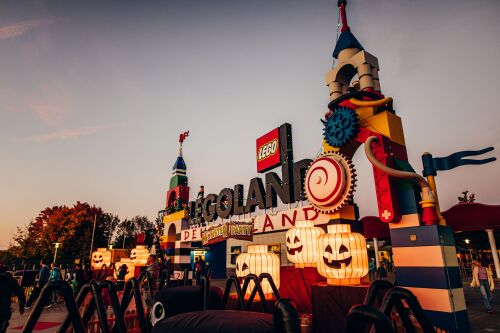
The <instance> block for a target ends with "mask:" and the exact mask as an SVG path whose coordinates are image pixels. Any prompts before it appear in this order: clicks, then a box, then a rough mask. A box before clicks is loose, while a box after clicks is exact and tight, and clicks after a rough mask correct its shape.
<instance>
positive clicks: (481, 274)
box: [470, 258, 495, 313]
mask: <svg viewBox="0 0 500 333" xmlns="http://www.w3.org/2000/svg"><path fill="white" fill-rule="evenodd" d="M472 265H473V269H472V282H471V284H470V286H471V287H479V290H480V291H481V296H482V298H483V304H484V307H485V308H486V311H487V312H488V313H493V308H492V307H491V300H492V298H493V290H494V289H495V282H494V281H493V273H492V272H491V269H490V268H489V267H488V262H487V261H486V260H485V259H484V258H482V259H481V260H480V261H474V262H473V263H472Z"/></svg>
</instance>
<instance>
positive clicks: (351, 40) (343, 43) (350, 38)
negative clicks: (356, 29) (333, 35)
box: [333, 30, 364, 59]
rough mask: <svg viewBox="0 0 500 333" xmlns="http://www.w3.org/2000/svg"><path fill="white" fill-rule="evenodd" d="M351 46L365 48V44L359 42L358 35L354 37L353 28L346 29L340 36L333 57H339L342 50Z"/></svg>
mask: <svg viewBox="0 0 500 333" xmlns="http://www.w3.org/2000/svg"><path fill="white" fill-rule="evenodd" d="M349 48H356V49H359V50H364V48H363V46H361V43H360V42H358V40H357V39H356V37H354V35H353V34H352V32H351V30H346V31H344V32H342V33H341V34H340V37H339V39H338V40H337V44H336V45H335V49H334V50H333V57H334V58H335V59H337V57H338V55H339V53H340V51H342V50H345V49H349Z"/></svg>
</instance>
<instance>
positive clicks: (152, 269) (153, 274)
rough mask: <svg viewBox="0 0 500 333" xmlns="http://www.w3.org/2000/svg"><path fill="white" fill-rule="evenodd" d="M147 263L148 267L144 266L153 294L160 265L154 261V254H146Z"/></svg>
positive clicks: (156, 288)
mask: <svg viewBox="0 0 500 333" xmlns="http://www.w3.org/2000/svg"><path fill="white" fill-rule="evenodd" d="M147 265H148V268H146V271H147V272H148V273H149V278H150V282H151V289H152V291H153V295H155V294H156V291H157V290H158V278H159V277H160V266H158V264H157V263H156V256H155V255H154V254H150V255H149V256H148V261H147ZM153 295H151V296H153Z"/></svg>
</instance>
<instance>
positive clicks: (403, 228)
mask: <svg viewBox="0 0 500 333" xmlns="http://www.w3.org/2000/svg"><path fill="white" fill-rule="evenodd" d="M345 6H346V0H339V9H340V15H341V18H342V30H341V31H342V33H341V34H340V36H339V38H338V39H337V43H336V46H335V50H334V52H333V57H334V58H335V59H336V61H335V66H334V68H333V69H332V70H331V71H329V72H328V73H327V75H326V84H327V86H328V88H329V92H330V100H331V102H330V104H329V105H328V107H329V109H330V111H329V112H328V113H327V115H326V116H325V122H324V124H325V131H324V135H325V150H326V149H329V150H331V149H335V150H339V151H340V152H341V153H343V154H344V155H346V156H347V157H349V158H350V157H352V156H353V155H354V153H355V152H356V150H357V149H358V148H359V147H360V145H362V144H363V143H365V141H367V140H368V138H369V137H373V136H374V137H376V139H377V140H376V141H374V142H373V143H372V144H370V146H369V148H370V150H371V152H372V154H373V156H374V157H375V159H376V160H378V161H379V162H380V163H381V164H382V165H383V166H384V167H389V168H390V169H393V170H394V169H395V170H402V171H408V172H414V171H413V169H412V168H411V166H410V165H409V163H408V157H407V151H406V143H405V138H404V133H403V126H402V122H401V118H400V117H398V116H397V115H396V112H395V111H394V109H393V105H392V98H386V97H385V96H384V95H382V92H381V88H380V81H379V76H378V71H379V64H378V60H377V58H376V57H375V56H373V55H371V54H370V53H368V52H367V51H365V50H364V49H363V46H362V45H361V43H360V42H359V41H358V40H357V39H356V38H355V37H354V35H353V34H352V32H351V31H350V28H349V26H348V25H347V18H346V12H345ZM356 76H357V78H356ZM346 109H350V110H354V112H355V115H356V117H355V118H354V119H353V118H349V116H350V112H351V111H349V110H346ZM339 119H340V120H339ZM342 119H343V120H342ZM346 119H350V121H347V120H346ZM370 142H371V141H370ZM365 148H366V147H365ZM373 175H374V178H375V189H376V195H377V204H378V210H379V218H380V219H381V220H382V221H383V222H386V223H389V226H390V234H391V241H392V248H393V259H394V264H395V268H396V283H397V285H399V286H401V287H405V288H407V289H409V290H411V291H412V292H413V293H414V294H415V295H416V297H417V298H418V300H419V302H420V304H421V305H422V308H423V309H424V310H425V312H426V313H427V315H428V317H429V319H430V320H431V321H432V322H433V323H434V325H435V326H436V327H438V328H440V329H443V330H445V331H448V332H468V331H469V322H468V317H467V311H466V306H465V298H464V293H463V288H462V281H461V278H460V273H459V269H458V262H457V256H456V249H455V244H454V239H453V231H452V230H451V228H450V227H446V226H442V225H429V224H432V223H427V221H428V219H427V218H425V219H424V220H426V224H427V225H424V223H423V221H422V211H423V210H422V208H421V204H422V206H424V207H426V208H425V212H426V214H428V212H429V208H427V207H430V206H428V205H427V206H425V205H426V204H429V202H430V201H426V202H423V203H422V202H421V201H422V199H421V198H420V196H421V193H420V192H421V189H420V187H419V186H416V183H414V182H413V181H410V180H403V179H400V178H394V177H392V176H389V175H388V174H387V173H385V172H384V171H382V170H381V169H378V168H376V167H375V164H374V167H373ZM431 210H432V208H431ZM426 216H427V215H426Z"/></svg>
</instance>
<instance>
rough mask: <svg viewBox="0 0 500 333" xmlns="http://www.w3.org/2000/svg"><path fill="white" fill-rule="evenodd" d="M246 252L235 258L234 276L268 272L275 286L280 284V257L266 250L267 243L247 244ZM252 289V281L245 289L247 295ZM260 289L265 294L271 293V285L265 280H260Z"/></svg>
mask: <svg viewBox="0 0 500 333" xmlns="http://www.w3.org/2000/svg"><path fill="white" fill-rule="evenodd" d="M247 251H248V252H247V253H242V254H240V255H239V256H238V258H236V276H237V277H245V276H247V275H248V274H255V275H257V276H259V275H260V274H262V273H269V274H270V275H271V276H272V278H273V281H274V283H275V284H276V287H277V288H279V286H280V258H279V257H278V256H277V255H276V254H274V253H270V252H268V251H267V245H248V248H247ZM252 289H253V283H250V284H249V286H248V289H247V295H249V294H250V292H251V291H252ZM262 290H263V291H264V293H265V294H270V293H272V289H271V286H270V285H269V282H267V280H264V281H263V282H262Z"/></svg>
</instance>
